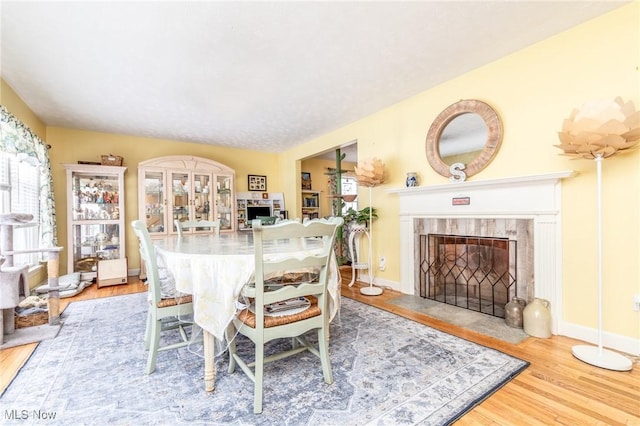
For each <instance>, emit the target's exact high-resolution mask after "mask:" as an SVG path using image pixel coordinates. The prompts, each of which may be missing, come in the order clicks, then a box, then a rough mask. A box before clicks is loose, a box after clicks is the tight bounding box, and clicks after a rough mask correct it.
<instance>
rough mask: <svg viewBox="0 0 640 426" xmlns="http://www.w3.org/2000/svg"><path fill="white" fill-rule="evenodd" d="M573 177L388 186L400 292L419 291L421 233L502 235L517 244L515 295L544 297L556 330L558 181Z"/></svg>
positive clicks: (559, 174)
mask: <svg viewBox="0 0 640 426" xmlns="http://www.w3.org/2000/svg"><path fill="white" fill-rule="evenodd" d="M572 175H573V172H572V171H564V172H555V173H547V174H540V175H532V176H519V177H515V178H501V179H490V180H484V181H483V180H477V181H476V180H474V181H465V182H461V183H457V182H456V183H446V184H442V185H429V186H421V187H412V188H402V189H394V190H388V192H392V193H396V194H398V196H399V201H400V212H399V214H400V283H399V288H398V290H400V291H401V292H403V293H405V294H414V295H419V294H420V279H421V278H420V275H421V273H420V271H421V265H420V263H421V261H420V254H419V251H420V245H421V239H423V238H424V236H425V235H426V236H427V240H428V235H430V234H432V235H455V236H464V237H483V238H485V237H486V238H506V239H508V240H509V241H515V242H516V246H515V247H516V248H515V252H516V253H515V256H516V259H515V265H516V266H515V268H516V269H515V274H514V275H515V277H516V284H515V285H516V287H515V288H513V294H515V293H516V292H517V295H518V297H522V298H524V299H526V300H527V301H531V300H532V299H533V298H534V297H538V298H543V299H546V300H548V301H549V302H550V308H551V314H552V329H553V332H554V333H555V334H557V333H558V324H559V323H560V322H561V313H562V309H561V306H562V262H561V260H562V259H561V256H562V250H561V248H562V233H561V230H562V227H561V218H562V215H561V205H562V203H561V195H562V192H561V185H560V182H561V180H562V179H564V178H568V177H570V176H572ZM460 200H463V201H464V202H460ZM425 244H427V243H425ZM509 256H512V254H511V253H510V254H509ZM510 291H511V290H510ZM509 294H512V293H509Z"/></svg>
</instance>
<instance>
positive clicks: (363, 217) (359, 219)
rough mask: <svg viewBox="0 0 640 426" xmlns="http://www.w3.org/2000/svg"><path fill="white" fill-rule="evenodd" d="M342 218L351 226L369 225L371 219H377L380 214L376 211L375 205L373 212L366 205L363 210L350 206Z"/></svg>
mask: <svg viewBox="0 0 640 426" xmlns="http://www.w3.org/2000/svg"><path fill="white" fill-rule="evenodd" d="M342 218H343V219H344V222H345V223H347V224H350V226H353V225H354V224H355V225H361V226H365V227H367V226H368V224H369V219H377V218H378V214H377V213H376V209H375V207H373V208H371V213H369V207H365V208H363V209H361V210H354V209H352V208H350V209H348V210H347V212H346V213H345V214H344V215H343V216H342Z"/></svg>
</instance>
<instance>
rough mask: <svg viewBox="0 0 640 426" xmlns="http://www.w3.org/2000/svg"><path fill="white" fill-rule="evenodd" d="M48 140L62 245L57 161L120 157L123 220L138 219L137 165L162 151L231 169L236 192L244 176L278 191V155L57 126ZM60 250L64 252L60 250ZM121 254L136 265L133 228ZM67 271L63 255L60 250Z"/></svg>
mask: <svg viewBox="0 0 640 426" xmlns="http://www.w3.org/2000/svg"><path fill="white" fill-rule="evenodd" d="M47 142H48V143H49V144H51V146H52V148H51V165H52V173H53V181H54V193H55V194H56V216H57V218H58V241H59V243H60V245H62V246H64V247H66V246H67V223H66V220H65V218H66V217H67V204H66V202H67V200H66V196H65V194H66V174H65V169H64V167H63V166H62V164H65V163H71V164H73V163H77V162H78V160H82V161H100V156H101V155H102V154H115V155H121V156H122V157H123V158H124V160H123V166H126V167H127V171H126V172H125V221H126V223H127V226H129V223H130V222H131V221H132V220H134V219H137V218H138V163H139V162H141V161H144V160H148V159H150V158H154V157H162V156H165V155H195V156H199V157H205V158H210V159H212V160H215V161H218V162H220V163H223V164H225V165H227V166H229V167H231V168H233V169H235V171H236V191H247V175H248V174H255V175H265V176H267V185H268V187H267V190H268V191H271V192H279V191H278V189H279V188H280V187H281V186H282V185H281V182H280V178H281V175H282V174H281V168H280V161H279V156H278V155H277V154H272V153H266V152H259V153H258V152H256V151H248V150H242V149H234V148H223V147H219V146H212V145H206V144H196V143H186V142H181V143H176V142H175V141H170V140H161V139H148V138H141V137H135V136H126V135H114V134H105V133H98V132H88V131H82V130H72V129H65V128H59V127H49V128H48V129H47ZM63 253H64V252H63ZM126 254H127V258H128V266H129V269H132V268H138V267H139V266H140V255H139V253H138V243H137V241H136V237H135V235H134V234H133V233H132V232H127V234H126ZM62 257H63V258H64V262H65V263H64V267H63V269H64V270H65V271H66V261H67V260H66V259H67V257H66V255H65V254H63V256H62Z"/></svg>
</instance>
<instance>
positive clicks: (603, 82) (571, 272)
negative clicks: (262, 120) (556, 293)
mask: <svg viewBox="0 0 640 426" xmlns="http://www.w3.org/2000/svg"><path fill="white" fill-rule="evenodd" d="M639 16H640V3H638V2H635V3H632V4H631V5H628V6H624V7H622V8H620V9H617V10H616V11H613V12H611V13H609V14H606V15H604V16H602V17H600V18H598V19H595V20H592V21H590V22H587V23H586V24H583V25H580V26H577V27H574V28H572V29H570V30H568V31H566V32H564V33H561V34H559V35H557V36H554V37H552V38H550V39H548V40H545V41H543V42H540V43H538V44H536V45H533V46H531V47H529V48H527V49H524V50H521V51H519V52H516V53H515V54H512V55H509V56H506V57H503V58H501V59H500V60H498V61H495V62H493V63H491V64H489V65H486V66H484V67H481V68H479V69H476V70H474V71H472V72H469V73H467V74H465V75H462V76H460V77H459V78H456V79H453V80H451V81H448V82H446V83H444V84H441V85H439V86H437V87H435V88H433V89H431V90H428V91H425V92H423V93H420V94H418V95H416V96H414V97H412V98H410V99H407V100H405V101H403V102H400V103H398V104H396V105H393V106H391V107H389V108H387V109H385V110H383V111H380V112H378V113H376V114H373V115H371V116H369V117H366V118H364V119H362V120H359V121H357V122H354V123H351V124H349V125H347V126H345V127H343V128H340V129H338V130H336V131H334V132H331V133H329V134H326V135H323V136H322V137H320V138H317V139H315V140H313V141H311V142H309V143H308V144H305V145H301V146H297V147H295V148H293V149H291V150H289V151H287V152H286V153H284V154H283V163H288V162H290V161H295V160H298V159H302V158H306V157H308V156H310V155H311V154H312V153H313V152H322V151H325V150H327V149H328V148H331V147H336V146H340V145H341V144H344V143H347V142H349V141H353V140H357V141H358V158H359V159H361V160H362V159H365V158H369V157H373V156H376V157H378V158H380V159H382V160H383V161H384V163H385V164H386V167H387V171H388V174H389V177H390V179H389V180H388V181H387V182H386V183H385V184H383V185H381V186H378V187H376V188H374V189H373V206H374V207H376V208H377V210H378V216H379V219H378V220H376V221H375V222H374V224H373V225H374V233H375V234H376V235H377V236H382V237H378V238H376V239H375V241H374V253H375V255H376V258H377V257H379V256H383V255H384V256H385V257H386V259H387V268H386V270H385V271H376V277H379V278H380V279H382V280H389V281H392V282H393V281H395V282H398V281H399V278H400V273H399V259H398V253H399V252H400V247H399V237H398V230H399V228H400V225H399V218H398V199H397V196H396V195H395V194H388V193H386V192H385V189H389V188H401V187H403V186H404V180H405V177H406V172H407V171H417V172H418V174H419V175H420V177H421V185H433V184H445V183H447V182H448V181H447V179H446V178H444V177H442V176H440V175H438V174H437V173H435V171H433V170H432V169H431V168H430V166H429V164H428V162H427V159H426V156H425V146H424V143H425V138H426V134H427V131H428V129H429V126H430V125H431V122H432V121H433V120H434V118H435V117H436V116H437V115H438V114H439V113H440V112H441V111H442V110H443V109H445V108H446V107H447V106H449V105H450V104H452V103H454V102H456V101H458V100H460V99H480V100H483V101H485V102H487V103H489V104H490V105H492V106H493V107H494V108H495V109H496V110H497V112H498V113H499V115H500V116H501V118H502V121H503V125H504V139H503V143H502V147H501V148H500V151H499V153H498V155H497V157H496V158H495V160H494V161H493V162H492V163H491V165H490V166H489V167H488V168H486V169H485V170H483V171H482V172H481V173H479V174H478V175H476V176H473V177H472V178H470V180H483V179H490V178H497V177H510V176H519V175H530V174H538V173H545V172H553V171H561V170H568V169H572V170H576V171H578V172H579V175H578V176H577V177H575V178H572V179H570V180H569V181H568V182H566V184H564V185H563V236H564V244H563V258H564V260H563V282H564V289H563V303H564V305H563V311H564V318H563V320H564V321H565V322H568V323H572V324H576V325H578V326H584V327H590V328H595V327H596V326H597V324H596V315H595V309H596V306H597V291H596V273H595V272H596V235H595V229H594V226H595V221H596V216H595V208H596V207H595V206H596V200H595V164H594V163H593V162H590V161H587V160H569V159H568V158H567V157H564V156H560V155H559V154H560V153H561V151H560V150H559V149H558V148H555V147H554V146H553V145H555V144H557V143H559V141H558V136H557V132H558V131H559V130H560V128H561V125H562V120H563V119H564V118H566V117H568V115H569V114H570V113H571V111H572V110H573V109H574V108H577V107H580V106H581V105H582V104H584V103H585V102H587V101H589V100H593V99H602V98H604V99H613V98H615V97H616V96H621V97H622V98H623V99H625V100H632V101H633V102H634V103H635V104H636V106H638V107H640V76H639V71H638V66H639V61H640V22H639ZM639 164H640V151H633V152H628V153H626V154H621V155H619V156H617V157H614V158H611V159H608V160H607V161H605V162H604V178H603V191H604V204H605V210H604V235H605V238H604V253H605V262H604V266H605V268H604V270H605V272H604V282H605V301H604V329H605V330H606V331H607V332H610V333H615V334H619V335H622V336H628V337H632V338H635V339H637V338H639V337H640V321H639V319H638V313H637V312H633V311H632V310H631V300H632V295H633V294H638V293H640V251H639V242H640V226H639V220H638V217H640V172H639V170H640V167H639ZM289 179H290V177H289ZM286 180H287V178H286V177H285V181H286ZM358 199H359V201H360V202H362V203H367V202H368V190H367V191H365V190H364V189H361V190H360V193H359V197H358Z"/></svg>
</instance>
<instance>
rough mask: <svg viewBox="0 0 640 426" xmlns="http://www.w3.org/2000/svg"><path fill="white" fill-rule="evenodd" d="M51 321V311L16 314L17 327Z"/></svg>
mask: <svg viewBox="0 0 640 426" xmlns="http://www.w3.org/2000/svg"><path fill="white" fill-rule="evenodd" d="M48 322H49V312H38V313H35V314H31V315H16V328H25V327H33V326H35V325H42V324H47V323H48Z"/></svg>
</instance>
